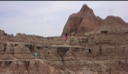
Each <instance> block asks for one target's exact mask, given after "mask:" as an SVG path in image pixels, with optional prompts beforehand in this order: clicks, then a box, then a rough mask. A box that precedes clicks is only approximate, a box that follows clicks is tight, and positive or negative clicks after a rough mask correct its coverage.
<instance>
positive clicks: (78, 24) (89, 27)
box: [62, 4, 127, 36]
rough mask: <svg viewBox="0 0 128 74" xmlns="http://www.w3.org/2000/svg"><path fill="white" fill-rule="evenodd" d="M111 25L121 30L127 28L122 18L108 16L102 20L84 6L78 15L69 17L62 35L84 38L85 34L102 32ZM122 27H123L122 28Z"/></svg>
mask: <svg viewBox="0 0 128 74" xmlns="http://www.w3.org/2000/svg"><path fill="white" fill-rule="evenodd" d="M110 25H111V26H113V28H115V27H116V29H119V30H123V28H124V29H126V28H127V23H126V22H124V21H123V20H122V19H121V18H120V17H116V16H107V17H106V18H105V19H101V18H100V17H98V16H95V14H94V13H93V10H92V9H91V8H89V7H88V6H87V5H86V4H84V5H83V6H82V8H81V9H80V11H79V12H78V13H74V14H72V15H70V16H69V19H68V20H67V22H66V24H65V27H64V29H63V33H62V34H64V33H68V35H71V34H72V33H75V35H77V36H84V35H85V33H88V32H92V31H100V30H101V29H104V28H105V26H110ZM120 26H122V27H121V28H120Z"/></svg>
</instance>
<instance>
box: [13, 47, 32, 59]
mask: <svg viewBox="0 0 128 74" xmlns="http://www.w3.org/2000/svg"><path fill="white" fill-rule="evenodd" d="M14 55H15V57H16V58H18V59H31V58H33V55H32V54H31V52H30V50H29V48H27V47H25V46H24V45H18V46H16V47H15V48H14Z"/></svg>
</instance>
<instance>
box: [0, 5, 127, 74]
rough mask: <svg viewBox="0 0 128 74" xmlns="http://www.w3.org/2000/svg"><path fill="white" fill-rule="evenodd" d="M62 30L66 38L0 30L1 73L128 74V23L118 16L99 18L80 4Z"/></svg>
mask: <svg viewBox="0 0 128 74" xmlns="http://www.w3.org/2000/svg"><path fill="white" fill-rule="evenodd" d="M64 33H68V35H69V37H68V40H67V41H64V40H62V38H61V37H41V36H35V35H26V34H21V33H18V34H17V35H16V36H13V35H11V34H7V33H5V32H4V31H3V30H0V74H128V57H127V56H128V26H127V23H126V22H125V21H123V20H122V19H121V18H120V17H117V16H107V17H106V18H105V19H101V18H100V17H97V16H95V15H94V13H93V10H92V9H90V8H89V7H88V6H87V5H83V6H82V8H81V10H80V11H79V12H78V13H74V14H72V15H71V16H70V17H69V19H68V21H67V23H66V25H65V27H64V31H63V33H62V34H64ZM34 53H38V57H37V58H36V57H34Z"/></svg>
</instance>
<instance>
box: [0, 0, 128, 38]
mask: <svg viewBox="0 0 128 74" xmlns="http://www.w3.org/2000/svg"><path fill="white" fill-rule="evenodd" d="M83 4H87V5H88V6H89V7H90V8H92V9H93V11H94V13H95V15H96V16H100V17H101V18H103V19H105V18H106V16H108V15H114V16H120V17H121V18H122V19H123V20H124V21H125V22H128V1H0V29H1V30H4V31H5V32H6V33H8V34H13V35H16V33H25V34H30V35H31V34H32V35H39V36H44V37H48V36H60V35H61V33H62V31H63V27H64V26H65V24H66V22H67V20H68V17H69V15H71V14H72V13H77V12H78V11H79V10H80V9H81V7H82V5H83Z"/></svg>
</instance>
